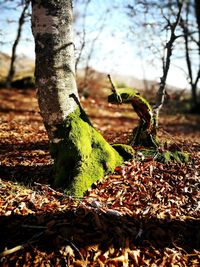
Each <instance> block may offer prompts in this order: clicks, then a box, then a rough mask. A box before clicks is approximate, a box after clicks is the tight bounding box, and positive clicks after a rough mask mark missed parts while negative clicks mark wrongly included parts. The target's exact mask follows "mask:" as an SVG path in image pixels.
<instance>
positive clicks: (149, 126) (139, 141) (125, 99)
mask: <svg viewBox="0 0 200 267" xmlns="http://www.w3.org/2000/svg"><path fill="white" fill-rule="evenodd" d="M108 102H109V103H113V104H119V103H125V104H131V105H132V106H133V108H134V111H135V112H136V113H137V115H138V117H139V119H140V121H139V125H138V127H136V128H135V129H133V135H132V137H131V140H130V141H129V144H130V145H137V146H147V147H157V146H158V144H159V141H158V139H157V137H156V129H155V126H156V121H155V118H154V116H153V110H152V107H151V105H150V104H149V103H148V101H147V100H146V99H145V98H144V97H142V96H141V95H140V94H139V93H138V92H137V91H136V90H134V89H130V88H119V89H117V90H116V92H114V93H112V94H111V95H109V96H108Z"/></svg>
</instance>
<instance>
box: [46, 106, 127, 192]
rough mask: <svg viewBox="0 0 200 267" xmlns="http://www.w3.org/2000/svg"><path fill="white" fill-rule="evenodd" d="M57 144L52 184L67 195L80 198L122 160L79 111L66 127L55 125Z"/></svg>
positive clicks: (53, 148) (54, 151) (67, 122)
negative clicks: (62, 189)
mask: <svg viewBox="0 0 200 267" xmlns="http://www.w3.org/2000/svg"><path fill="white" fill-rule="evenodd" d="M56 138H57V140H59V142H57V143H52V144H51V146H50V148H51V149H50V151H51V154H52V157H53V158H54V173H55V175H54V184H55V185H56V186H60V187H62V188H63V187H64V188H65V192H66V193H67V194H68V195H74V196H82V195H83V193H84V192H85V191H86V190H87V189H88V188H89V187H90V186H91V185H92V183H94V182H95V181H97V180H98V179H99V178H102V177H103V176H104V175H105V174H107V173H110V172H113V171H114V169H115V167H116V166H117V165H119V164H121V163H122V162H123V158H122V157H121V156H120V155H119V154H118V153H117V151H116V150H115V149H114V148H112V146H111V145H109V144H108V143H107V142H106V141H105V139H104V138H103V137H102V135H101V134H100V133H98V132H97V130H96V129H95V128H94V127H93V126H92V124H91V123H90V121H89V119H88V117H87V115H86V114H85V112H84V111H83V110H82V108H81V107H78V108H77V109H76V111H74V112H73V113H71V114H70V115H69V116H68V118H67V120H66V122H65V124H63V125H57V132H56Z"/></svg>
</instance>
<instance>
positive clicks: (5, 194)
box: [0, 89, 200, 267]
mask: <svg viewBox="0 0 200 267" xmlns="http://www.w3.org/2000/svg"><path fill="white" fill-rule="evenodd" d="M1 96H2V98H1V108H0V115H1V117H0V118H1V124H0V137H1V138H0V178H2V179H1V180H0V265H1V266H3V267H10V266H19V267H21V266H24V267H25V266H30V267H33V266H95V267H96V266H100V267H101V266H102V267H103V266H109V267H112V266H124V267H126V266H127V267H128V266H134V267H135V266H136V267H137V266H152V267H157V266H160V267H165V266H174V267H175V266H179V267H181V266H184V267H188V266H193V267H198V266H200V194H199V187H200V185H199V176H200V154H199V150H200V146H199V141H200V138H199V128H198V127H196V125H198V126H199V125H200V123H199V117H198V118H197V117H194V116H193V117H186V116H181V117H176V116H171V117H170V116H169V115H168V116H167V121H164V119H163V117H161V126H166V127H167V129H168V130H169V131H170V132H171V133H172V134H173V135H174V136H175V137H173V138H176V140H178V142H179V145H180V146H181V147H182V148H184V150H187V151H189V152H192V153H191V160H190V162H189V163H188V164H178V163H173V162H170V163H168V164H163V163H158V162H156V161H154V160H153V159H152V158H148V159H146V160H141V159H140V160H138V159H135V160H134V161H132V162H125V163H124V164H123V165H121V166H118V167H117V168H116V170H115V173H114V174H112V175H109V176H107V177H106V178H105V179H103V180H102V181H99V182H97V183H96V184H94V185H93V186H92V188H91V190H89V191H88V192H87V193H86V195H85V197H84V198H82V199H76V198H73V197H67V196H66V195H64V194H63V193H62V192H59V191H56V190H55V189H53V188H51V187H50V186H49V185H46V184H47V181H48V178H49V176H50V171H49V170H50V166H51V164H52V161H51V159H50V156H49V153H48V144H47V136H46V134H45V130H44V127H43V124H42V121H41V118H40V116H39V113H38V107H37V103H36V100H35V93H34V92H33V91H26V92H24V91H15V90H9V91H8V90H3V89H2V91H1ZM103 103H104V102H98V101H88V102H84V103H83V104H84V106H85V108H86V109H87V112H88V113H89V114H90V115H91V117H92V120H93V121H94V124H95V125H96V127H97V128H99V129H100V130H101V131H102V133H103V134H104V136H105V138H106V139H107V140H109V141H110V142H125V141H126V140H127V137H128V135H129V134H130V132H131V129H132V127H133V125H132V124H131V122H132V113H131V116H130V114H129V110H126V114H125V115H123V116H122V114H121V112H119V111H118V107H113V106H109V107H105V104H103ZM124 110H125V108H124ZM131 112H132V110H131ZM111 118H112V120H111ZM177 118H178V119H177ZM134 120H135V118H134ZM136 120H137V119H136ZM122 122H123V123H122ZM197 122H198V123H197ZM124 128H126V132H124ZM162 137H163V136H162ZM165 138H169V136H168V135H167V136H164V139H165ZM173 140H174V139H173ZM16 180H17V181H20V183H21V184H19V182H17V181H16ZM22 182H23V183H22ZM25 184H26V185H25ZM27 184H28V186H27Z"/></svg>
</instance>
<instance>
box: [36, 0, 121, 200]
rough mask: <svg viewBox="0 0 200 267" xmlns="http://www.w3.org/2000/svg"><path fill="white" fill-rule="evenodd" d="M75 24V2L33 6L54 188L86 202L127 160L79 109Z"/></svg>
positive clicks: (41, 103) (40, 91) (41, 102)
mask: <svg viewBox="0 0 200 267" xmlns="http://www.w3.org/2000/svg"><path fill="white" fill-rule="evenodd" d="M72 23H73V16H72V2H71V1H70V0H60V1H54V0H48V1H40V0H32V31H33V35H34V38H35V52H36V69H35V77H36V88H37V90H38V102H39V107H40V110H41V115H42V117H43V121H44V125H45V127H46V130H47V133H48V136H49V140H50V152H51V154H52V157H53V158H54V176H53V183H54V185H56V186H61V187H64V188H65V189H66V192H67V193H68V194H73V195H76V196H81V195H83V193H84V191H86V190H87V189H88V188H89V187H90V186H91V184H92V183H93V182H95V181H96V180H97V179H99V178H102V177H103V176H104V175H105V174H106V173H108V172H112V171H113V170H114V168H115V166H117V165H118V164H120V163H122V161H123V158H122V157H121V156H120V155H119V154H118V153H117V152H116V150H114V149H113V148H112V147H111V146H110V145H109V144H108V143H107V142H106V141H105V140H104V138H103V137H102V136H101V135H100V134H99V133H98V132H97V131H96V130H95V128H94V127H93V126H92V124H91V122H90V121H89V119H88V117H87V115H86V114H85V112H84V111H83V109H82V107H81V105H80V102H79V97H78V92H77V87H76V80H75V60H74V43H73V31H72Z"/></svg>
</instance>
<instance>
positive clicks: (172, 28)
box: [153, 3, 183, 127]
mask: <svg viewBox="0 0 200 267" xmlns="http://www.w3.org/2000/svg"><path fill="white" fill-rule="evenodd" d="M182 7H183V3H181V4H180V3H178V13H177V16H176V20H175V22H174V23H171V22H170V21H169V19H167V18H165V17H164V18H165V19H166V20H167V23H168V25H169V27H170V31H171V34H170V38H169V41H168V42H167V43H166V47H165V49H166V50H167V55H166V59H163V62H164V64H163V75H162V77H161V78H160V86H159V89H158V92H157V97H156V104H155V106H154V108H153V112H154V117H155V118H156V119H155V121H156V124H157V123H158V120H157V119H158V116H159V111H160V109H161V108H162V106H163V103H164V99H165V94H166V80H167V75H168V71H169V68H170V64H171V56H172V50H173V44H174V42H175V40H176V39H177V38H178V36H176V35H175V30H176V27H177V25H178V23H179V21H180V16H181V10H182ZM155 126H156V127H157V125H155Z"/></svg>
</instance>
